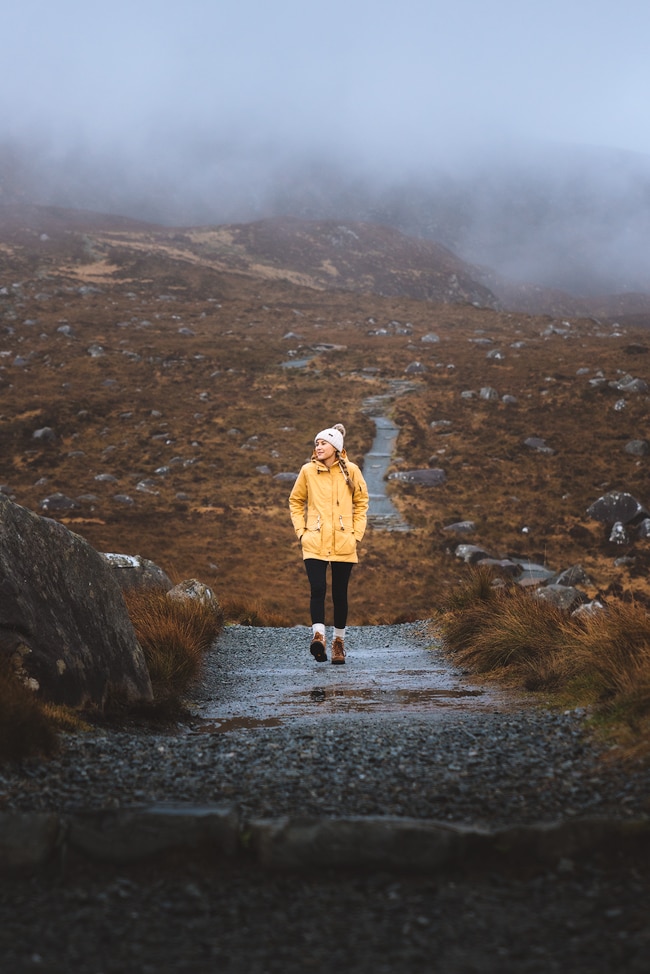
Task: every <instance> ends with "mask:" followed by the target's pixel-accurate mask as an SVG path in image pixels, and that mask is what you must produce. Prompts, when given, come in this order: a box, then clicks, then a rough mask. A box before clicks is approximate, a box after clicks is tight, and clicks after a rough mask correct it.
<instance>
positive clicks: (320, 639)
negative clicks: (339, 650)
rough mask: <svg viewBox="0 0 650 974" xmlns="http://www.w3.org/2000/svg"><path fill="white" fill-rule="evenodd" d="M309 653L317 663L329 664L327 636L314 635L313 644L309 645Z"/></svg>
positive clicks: (318, 633) (317, 633)
mask: <svg viewBox="0 0 650 974" xmlns="http://www.w3.org/2000/svg"><path fill="white" fill-rule="evenodd" d="M309 652H310V653H311V655H312V656H313V657H314V659H315V660H316V662H317V663H327V653H326V652H325V636H323V635H322V633H320V632H316V633H314V635H313V636H312V640H311V643H310V644H309Z"/></svg>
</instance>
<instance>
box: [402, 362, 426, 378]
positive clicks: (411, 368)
mask: <svg viewBox="0 0 650 974" xmlns="http://www.w3.org/2000/svg"><path fill="white" fill-rule="evenodd" d="M426 371H427V367H426V365H423V364H422V362H411V364H410V365H407V366H406V368H405V369H404V373H405V375H421V374H422V373H424V372H426Z"/></svg>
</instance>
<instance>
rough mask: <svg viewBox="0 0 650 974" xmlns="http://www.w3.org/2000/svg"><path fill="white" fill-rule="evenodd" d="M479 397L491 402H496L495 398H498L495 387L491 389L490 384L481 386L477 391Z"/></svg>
mask: <svg viewBox="0 0 650 974" xmlns="http://www.w3.org/2000/svg"><path fill="white" fill-rule="evenodd" d="M479 397H480V398H481V399H488V400H490V401H492V402H496V400H497V399H498V398H499V393H498V392H497V390H496V389H493V388H492V386H483V388H482V389H481V390H480V392H479Z"/></svg>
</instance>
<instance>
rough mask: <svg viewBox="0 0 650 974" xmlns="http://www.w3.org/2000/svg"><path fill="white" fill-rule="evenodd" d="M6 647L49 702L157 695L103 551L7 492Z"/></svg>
mask: <svg viewBox="0 0 650 974" xmlns="http://www.w3.org/2000/svg"><path fill="white" fill-rule="evenodd" d="M0 589H1V591H2V598H1V600H0V652H1V653H2V654H3V655H5V656H8V657H9V658H11V659H12V661H13V663H14V665H15V667H16V669H17V672H18V675H19V677H20V678H21V679H22V680H23V682H24V683H25V684H26V685H27V686H29V687H30V688H32V689H33V690H34V691H35V692H36V693H38V694H39V696H41V697H42V698H43V699H44V700H48V701H51V702H53V703H59V704H66V705H68V706H73V707H78V706H86V705H94V706H97V707H99V708H103V707H104V706H105V704H106V702H107V700H108V698H109V696H111V695H115V696H116V697H119V698H120V699H122V700H124V701H126V702H136V701H148V700H151V699H152V690H151V681H150V679H149V672H148V670H147V664H146V662H145V658H144V653H143V651H142V648H141V646H140V644H139V643H138V641H137V638H136V635H135V632H134V629H133V626H132V625H131V620H130V619H129V616H128V613H127V610H126V605H125V603H124V599H123V597H122V593H121V590H120V587H119V585H118V584H117V582H116V581H115V578H114V576H113V572H112V571H111V569H110V567H109V566H108V565H107V563H106V561H105V560H104V559H103V558H102V557H101V555H100V554H99V553H98V552H97V551H95V549H94V548H92V547H91V546H90V545H89V544H88V543H87V542H86V541H85V540H84V539H83V538H81V537H79V535H76V534H74V533H73V532H72V531H69V530H68V529H67V528H66V527H65V526H64V525H63V524H60V523H59V522H58V521H54V520H52V519H50V518H47V517H41V516H40V515H38V514H34V513H32V512H31V511H28V510H26V509H25V508H23V507H21V506H20V505H18V504H15V503H14V502H13V501H11V500H10V499H9V498H8V497H6V496H5V495H3V494H0Z"/></svg>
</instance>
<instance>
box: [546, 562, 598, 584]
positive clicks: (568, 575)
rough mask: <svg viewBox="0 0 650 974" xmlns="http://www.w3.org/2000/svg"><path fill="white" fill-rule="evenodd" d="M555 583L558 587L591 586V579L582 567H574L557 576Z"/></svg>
mask: <svg viewBox="0 0 650 974" xmlns="http://www.w3.org/2000/svg"><path fill="white" fill-rule="evenodd" d="M553 582H554V583H555V584H557V585H590V584H591V579H590V578H589V576H588V575H587V573H586V571H585V570H584V568H583V567H582V565H572V566H571V568H565V569H564V571H562V572H559V573H558V574H557V575H555V576H554V578H553Z"/></svg>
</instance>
